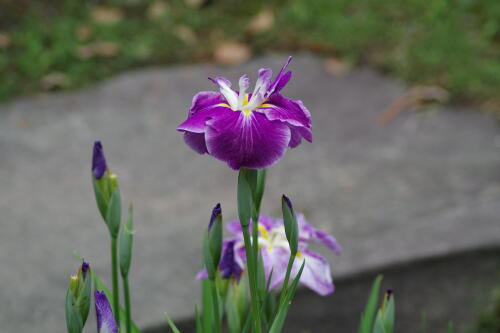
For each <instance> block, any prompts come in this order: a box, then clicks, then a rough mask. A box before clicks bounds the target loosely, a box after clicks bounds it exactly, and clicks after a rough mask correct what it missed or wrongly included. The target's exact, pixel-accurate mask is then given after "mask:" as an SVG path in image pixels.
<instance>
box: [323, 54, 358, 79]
mask: <svg viewBox="0 0 500 333" xmlns="http://www.w3.org/2000/svg"><path fill="white" fill-rule="evenodd" d="M323 67H324V68H325V71H326V72H327V73H329V74H331V75H334V76H342V75H345V74H347V73H349V72H350V71H351V70H352V64H351V63H350V62H347V61H343V60H340V59H337V58H333V57H330V58H326V59H325V62H324V63H323Z"/></svg>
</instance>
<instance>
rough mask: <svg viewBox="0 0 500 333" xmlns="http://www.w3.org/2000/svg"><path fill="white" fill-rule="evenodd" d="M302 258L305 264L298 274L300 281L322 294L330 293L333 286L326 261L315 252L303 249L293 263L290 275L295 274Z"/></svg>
mask: <svg viewBox="0 0 500 333" xmlns="http://www.w3.org/2000/svg"><path fill="white" fill-rule="evenodd" d="M302 260H305V265H304V270H303V272H302V275H301V276H300V282H301V283H303V284H305V285H306V286H307V287H308V288H310V289H312V290H314V291H315V292H317V293H318V294H320V295H322V296H326V295H328V294H331V293H332V292H333V291H334V289H335V287H334V285H333V282H332V274H331V272H330V265H329V264H328V261H327V260H326V259H325V258H323V256H321V255H319V254H317V253H315V252H312V251H309V250H304V251H303V252H301V255H300V256H299V258H296V259H295V261H294V263H293V269H292V276H294V277H295V276H296V275H297V273H298V271H299V269H300V266H301V265H302Z"/></svg>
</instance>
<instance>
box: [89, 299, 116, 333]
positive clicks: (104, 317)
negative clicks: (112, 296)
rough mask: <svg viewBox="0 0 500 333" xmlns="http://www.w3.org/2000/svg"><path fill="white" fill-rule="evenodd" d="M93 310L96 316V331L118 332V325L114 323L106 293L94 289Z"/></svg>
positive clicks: (99, 332)
mask: <svg viewBox="0 0 500 333" xmlns="http://www.w3.org/2000/svg"><path fill="white" fill-rule="evenodd" d="M94 298H95V312H96V317H97V332H98V333H118V325H117V324H116V321H115V317H114V316H113V310H111V305H109V302H108V299H107V298H106V294H105V293H104V292H103V291H95V292H94Z"/></svg>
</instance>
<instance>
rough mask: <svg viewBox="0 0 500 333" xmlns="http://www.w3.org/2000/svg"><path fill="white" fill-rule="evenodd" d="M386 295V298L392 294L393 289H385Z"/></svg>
mask: <svg viewBox="0 0 500 333" xmlns="http://www.w3.org/2000/svg"><path fill="white" fill-rule="evenodd" d="M385 293H386V295H387V298H390V297H391V296H392V295H393V294H394V290H392V289H387V291H386V292H385Z"/></svg>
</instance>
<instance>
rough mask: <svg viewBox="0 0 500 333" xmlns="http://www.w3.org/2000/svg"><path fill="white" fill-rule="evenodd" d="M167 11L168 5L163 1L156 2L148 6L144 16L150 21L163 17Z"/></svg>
mask: <svg viewBox="0 0 500 333" xmlns="http://www.w3.org/2000/svg"><path fill="white" fill-rule="evenodd" d="M168 9H169V7H168V4H167V3H166V2H165V1H161V0H158V1H155V2H153V3H152V4H151V5H149V7H148V9H147V10H146V16H147V17H148V18H149V19H151V20H154V19H158V18H161V17H163V16H164V15H165V14H166V13H167V11H168Z"/></svg>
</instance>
